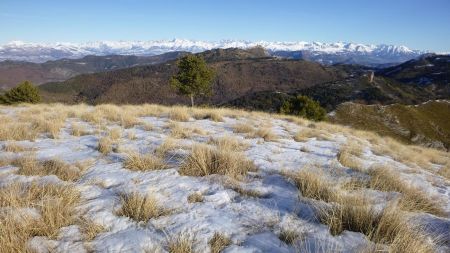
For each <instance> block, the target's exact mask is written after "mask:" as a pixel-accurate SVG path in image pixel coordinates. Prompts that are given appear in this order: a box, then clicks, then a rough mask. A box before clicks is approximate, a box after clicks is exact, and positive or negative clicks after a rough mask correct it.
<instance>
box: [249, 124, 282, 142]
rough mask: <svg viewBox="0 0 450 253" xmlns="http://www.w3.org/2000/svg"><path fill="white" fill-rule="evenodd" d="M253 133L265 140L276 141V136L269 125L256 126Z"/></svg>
mask: <svg viewBox="0 0 450 253" xmlns="http://www.w3.org/2000/svg"><path fill="white" fill-rule="evenodd" d="M253 135H254V136H255V137H260V138H263V139H264V140H265V141H276V140H277V139H278V136H277V135H276V134H275V133H274V132H273V131H272V129H270V128H269V127H262V128H258V130H256V131H255V132H254V133H253Z"/></svg>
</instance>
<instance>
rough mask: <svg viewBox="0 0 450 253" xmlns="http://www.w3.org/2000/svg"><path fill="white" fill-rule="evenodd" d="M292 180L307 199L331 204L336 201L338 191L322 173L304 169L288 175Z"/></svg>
mask: <svg viewBox="0 0 450 253" xmlns="http://www.w3.org/2000/svg"><path fill="white" fill-rule="evenodd" d="M286 175H287V176H288V177H289V178H291V179H292V180H293V181H294V183H295V185H296V186H297V188H298V189H299V190H300V193H301V194H302V196H303V197H305V198H311V199H316V200H322V201H326V202H331V201H333V200H335V199H336V189H335V188H334V187H333V184H332V183H331V182H329V180H328V179H326V178H325V176H324V175H323V173H322V172H321V171H319V170H318V171H313V170H312V169H303V170H300V171H299V172H297V173H292V174H286Z"/></svg>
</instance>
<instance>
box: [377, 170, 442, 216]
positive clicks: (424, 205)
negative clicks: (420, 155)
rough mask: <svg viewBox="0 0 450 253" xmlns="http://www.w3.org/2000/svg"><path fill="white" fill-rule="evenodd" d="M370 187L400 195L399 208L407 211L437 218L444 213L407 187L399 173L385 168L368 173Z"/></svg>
mask: <svg viewBox="0 0 450 253" xmlns="http://www.w3.org/2000/svg"><path fill="white" fill-rule="evenodd" d="M369 175H370V176H371V179H370V187H371V188H373V189H376V190H380V191H386V192H390V191H395V192H399V193H401V194H402V196H401V199H400V203H399V205H400V208H401V209H403V210H407V211H420V212H426V213H430V214H434V215H438V216H443V215H445V212H444V210H443V208H442V206H441V204H440V203H439V202H438V200H433V199H432V198H431V197H429V196H427V195H426V194H425V193H424V192H423V191H422V190H420V189H419V188H417V187H413V186H410V185H408V184H407V183H406V182H405V181H403V180H402V179H401V177H400V175H399V173H397V172H394V171H393V170H392V169H389V168H386V167H375V168H373V169H372V170H371V171H370V172H369Z"/></svg>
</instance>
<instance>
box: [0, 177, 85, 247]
mask: <svg viewBox="0 0 450 253" xmlns="http://www.w3.org/2000/svg"><path fill="white" fill-rule="evenodd" d="M79 201H80V194H79V192H78V191H77V190H76V189H75V187H74V186H73V185H53V184H37V183H31V184H25V183H12V184H8V185H5V186H3V187H2V188H1V190H0V207H10V208H36V209H37V210H38V211H39V214H40V217H38V218H36V217H33V218H31V217H26V216H25V217H24V218H25V221H26V222H24V223H15V222H13V221H12V220H9V221H8V222H6V223H5V224H1V225H2V226H3V225H5V226H10V225H14V226H16V227H15V231H16V233H17V235H16V233H15V234H14V235H9V236H10V238H1V239H0V241H3V240H6V241H17V240H16V238H14V237H15V236H18V237H19V238H20V239H22V240H23V239H24V238H31V237H32V236H47V237H49V238H50V239H55V238H56V236H57V235H58V232H59V229H60V228H61V227H65V226H68V225H71V224H74V223H75V221H76V218H77V214H76V210H75V207H76V206H77V205H78V203H79ZM0 220H3V219H0ZM11 222H12V223H11ZM5 230H6V231H8V228H7V227H6V228H5ZM5 230H3V229H2V231H5ZM3 235H4V233H3V232H2V233H0V237H3ZM17 242H18V241H17ZM26 242H27V240H23V241H21V242H19V244H18V245H15V246H14V245H13V247H21V248H25V247H26V246H25V245H24V244H26ZM1 245H2V250H3V249H4V248H3V246H4V244H1Z"/></svg>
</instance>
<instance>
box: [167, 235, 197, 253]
mask: <svg viewBox="0 0 450 253" xmlns="http://www.w3.org/2000/svg"><path fill="white" fill-rule="evenodd" d="M167 247H168V251H169V253H193V252H194V239H193V238H192V236H190V235H189V234H187V233H183V234H180V235H177V236H176V237H173V238H170V239H169V242H168V244H167Z"/></svg>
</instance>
